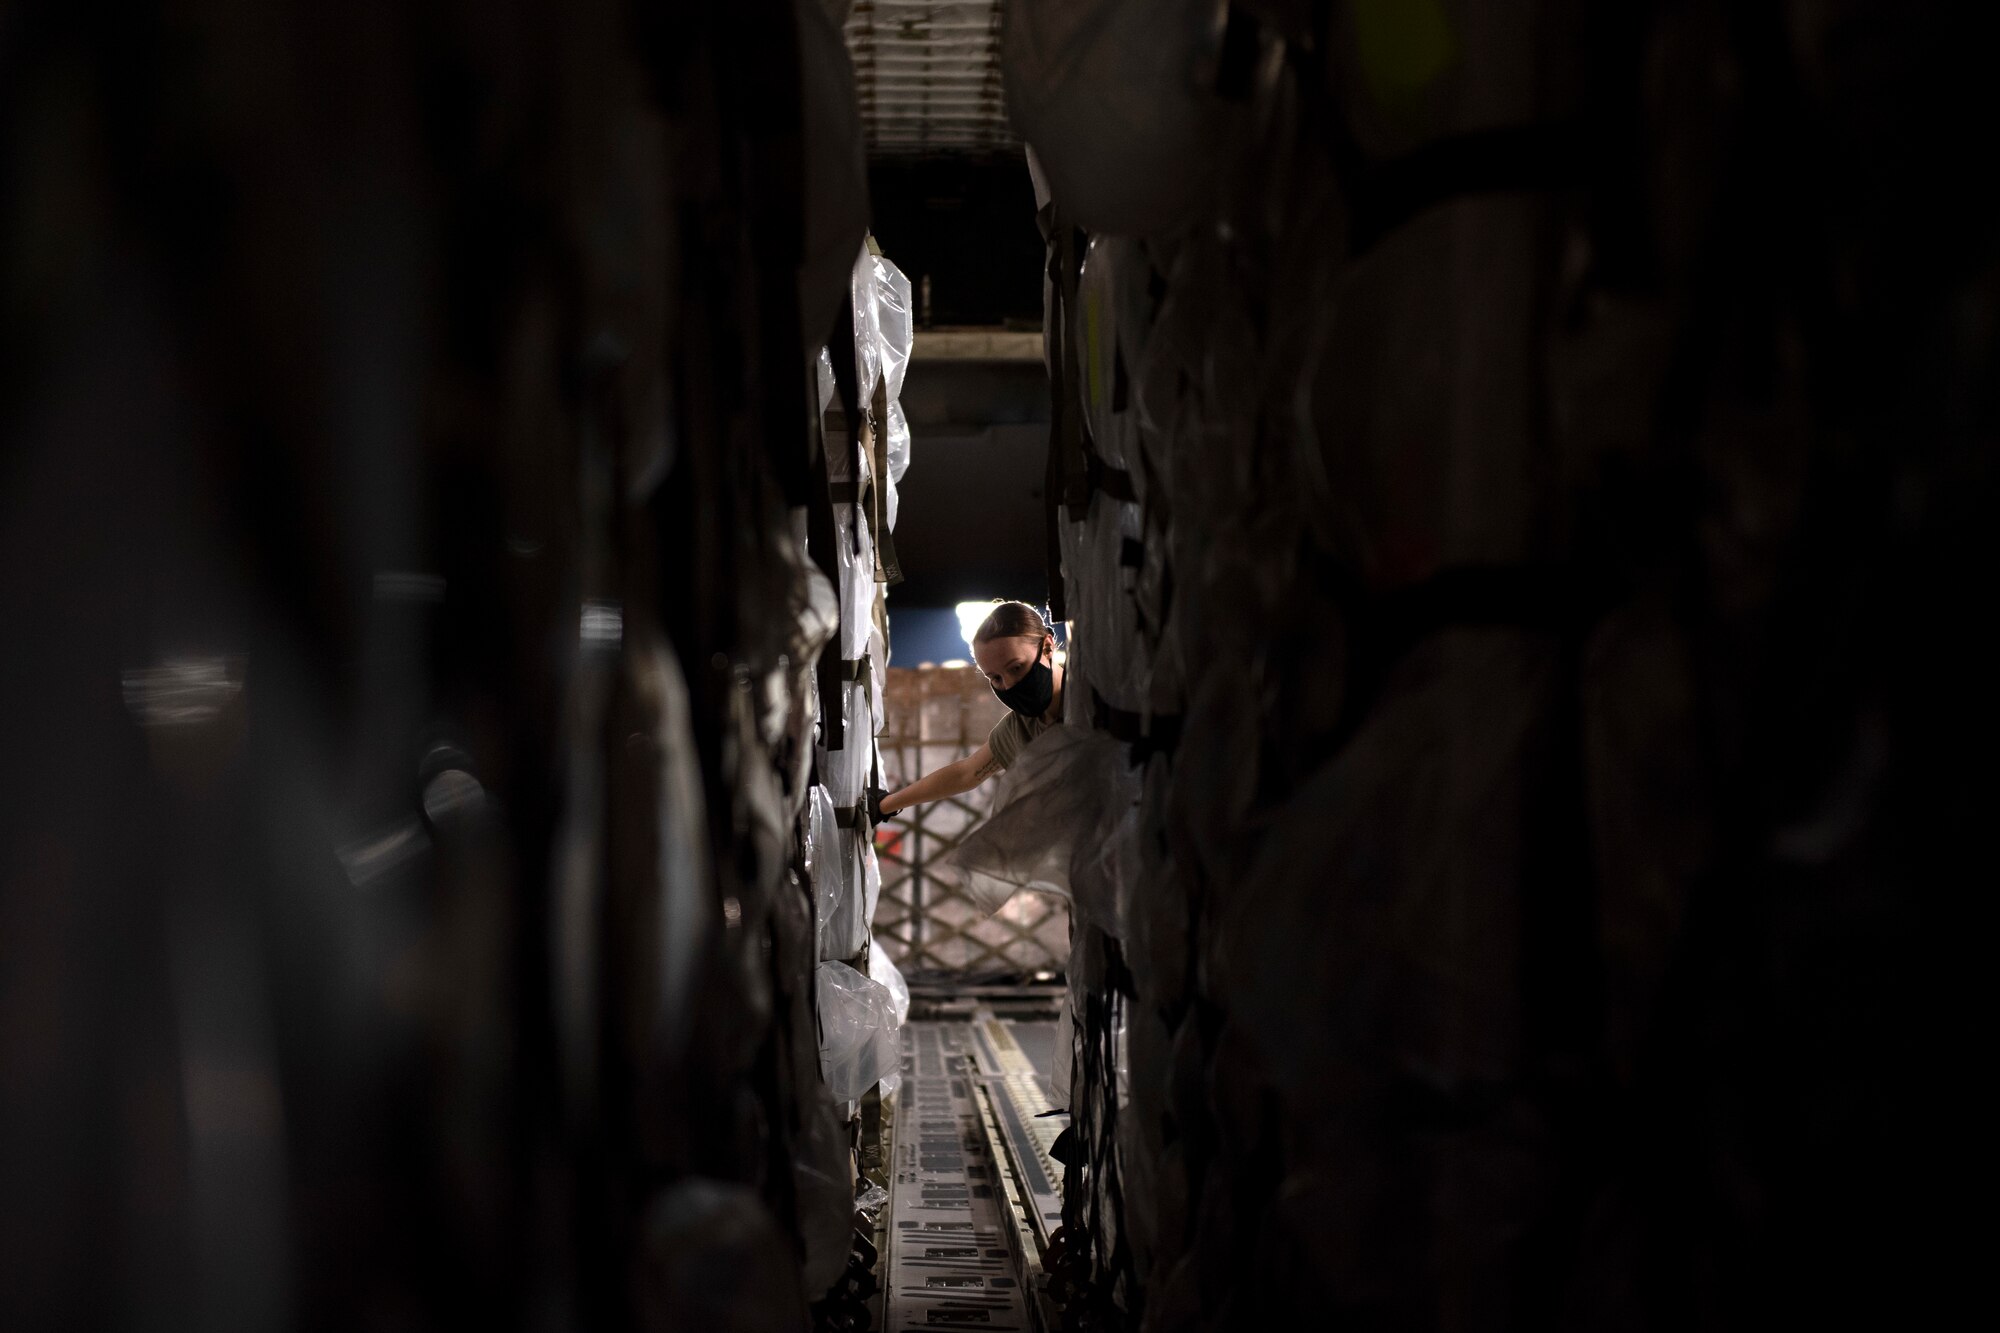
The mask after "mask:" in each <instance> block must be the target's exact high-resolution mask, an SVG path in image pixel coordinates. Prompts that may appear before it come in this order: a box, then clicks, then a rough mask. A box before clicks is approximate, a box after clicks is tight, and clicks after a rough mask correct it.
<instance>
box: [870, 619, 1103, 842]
mask: <svg viewBox="0 0 2000 1333" xmlns="http://www.w3.org/2000/svg"><path fill="white" fill-rule="evenodd" d="M1055 652H1056V639H1055V635H1054V634H1053V633H1051V632H1050V630H1049V626H1048V623H1047V622H1046V621H1044V620H1043V619H1042V617H1041V613H1040V612H1038V611H1036V610H1035V608H1034V607H1032V606H1029V605H1028V604H1027V603H1026V602H999V603H996V604H995V605H994V607H993V610H992V612H991V613H990V614H988V615H987V617H986V619H985V620H983V621H981V622H980V625H979V629H978V631H977V632H976V633H974V634H973V636H972V659H973V661H974V662H975V663H976V664H977V665H978V667H979V671H980V674H982V675H984V676H985V677H986V683H987V684H989V685H991V686H992V687H993V693H994V696H995V697H996V698H998V699H999V700H1000V702H1001V703H1003V704H1006V705H1007V707H1008V709H1009V710H1010V711H1009V712H1008V714H1007V716H1006V717H1004V718H1002V719H1000V722H999V724H998V725H997V726H995V727H994V728H993V731H992V734H991V735H989V736H988V737H987V738H986V743H985V744H984V745H982V746H980V747H979V748H978V749H977V750H974V751H973V752H972V753H971V754H969V755H967V756H966V757H965V758H963V759H960V760H958V761H956V762H954V763H950V764H946V765H945V766H944V767H943V768H940V769H939V770H937V772H935V773H926V774H925V775H924V776H923V777H921V778H918V779H917V780H916V781H915V782H912V783H911V784H910V785H909V786H907V787H904V788H901V789H900V790H897V791H892V792H888V793H886V794H884V793H882V792H880V791H879V790H878V791H872V792H870V793H869V803H870V805H871V806H872V807H873V808H872V809H871V810H870V811H869V813H870V814H871V815H872V816H874V817H875V822H877V823H880V822H881V820H882V819H883V818H885V817H887V816H889V815H893V814H895V813H896V812H897V811H898V810H906V809H908V808H909V807H910V806H913V805H922V804H923V803H924V802H925V801H938V800H943V799H944V798H945V797H947V796H956V795H958V794H959V793H960V792H965V791H971V790H972V789H973V788H974V787H977V786H978V785H979V784H980V783H982V782H984V781H986V779H988V778H990V777H992V776H993V775H994V774H995V773H998V772H1000V771H1001V770H1002V769H1004V768H1006V767H1007V766H1008V765H1009V764H1011V763H1013V762H1014V757H1015V756H1016V755H1018V754H1020V753H1021V751H1022V750H1023V749H1024V748H1025V747H1026V746H1027V744H1028V742H1029V741H1032V740H1033V739H1035V737H1037V736H1039V735H1041V734H1042V733H1043V732H1045V731H1047V730H1048V729H1049V728H1050V727H1053V726H1054V725H1055V724H1056V723H1057V722H1058V721H1060V720H1061V718H1062V689H1063V669H1062V667H1061V666H1060V665H1059V664H1058V663H1057V662H1056V660H1055Z"/></svg>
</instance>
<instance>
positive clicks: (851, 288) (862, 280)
mask: <svg viewBox="0 0 2000 1333" xmlns="http://www.w3.org/2000/svg"><path fill="white" fill-rule="evenodd" d="M847 290H848V294H849V295H850V296H852V297H853V299H854V391H855V393H856V394H858V395H860V406H861V408H862V410H864V411H866V410H867V406H868V403H869V402H870V401H871V400H872V399H873V398H874V397H875V386H876V385H877V384H878V383H880V382H881V379H882V319H881V311H880V309H879V307H878V306H877V304H876V299H875V256H874V255H872V254H870V253H868V247H867V246H865V245H864V246H862V247H861V253H860V254H858V255H856V256H855V258H854V271H853V273H852V275H851V276H850V278H849V281H848V284H847Z"/></svg>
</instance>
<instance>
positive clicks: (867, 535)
mask: <svg viewBox="0 0 2000 1333" xmlns="http://www.w3.org/2000/svg"><path fill="white" fill-rule="evenodd" d="M849 290H850V295H851V297H852V299H853V303H854V338H855V344H854V348H853V356H854V358H855V366H856V379H857V388H858V390H859V392H860V395H861V404H862V407H863V410H864V411H868V412H870V413H871V414H872V413H873V411H874V410H875V407H876V406H877V403H876V402H875V398H876V393H877V389H878V386H879V389H880V391H881V393H882V395H883V396H885V397H886V398H887V400H888V402H889V412H888V422H887V425H888V437H887V439H886V440H885V441H884V444H885V445H886V448H887V452H888V458H887V462H888V466H887V467H886V468H880V469H878V468H877V466H876V460H875V458H874V457H873V456H872V451H870V450H866V449H857V448H855V447H854V444H855V441H854V439H853V438H852V437H842V438H835V439H832V440H829V441H828V454H827V471H828V478H829V481H830V482H832V483H833V484H835V485H836V486H840V487H841V489H842V490H843V491H848V492H851V494H850V495H849V497H848V498H844V499H841V500H838V501H836V503H835V507H834V540H835V542H836V544H837V546H838V549H837V551H836V552H835V557H836V560H835V563H836V565H837V567H838V574H839V587H838V589H837V591H836V597H837V600H838V605H839V610H840V633H839V636H838V641H837V644H832V645H829V647H828V651H835V650H837V651H838V652H839V655H840V658H841V660H842V661H843V662H845V663H849V664H853V665H851V666H850V667H849V669H848V671H847V672H846V673H844V674H845V675H846V676H847V677H848V679H846V680H845V683H844V684H843V685H842V686H841V688H840V691H839V707H840V709H841V713H842V719H843V721H844V723H845V733H844V734H845V744H844V745H843V746H842V747H841V748H840V749H837V750H836V749H828V748H827V747H826V746H825V745H823V744H820V745H816V746H815V750H814V755H815V761H816V764H817V768H818V773H819V783H818V784H817V785H816V786H815V787H814V788H813V790H812V793H811V797H810V809H809V811H808V819H807V825H808V836H809V838H810V840H811V849H812V853H813V855H812V860H811V864H810V866H809V873H810V875H811V878H812V881H813V897H814V903H815V907H816V914H817V917H818V939H817V946H818V954H819V957H820V959H821V960H823V965H824V967H825V968H826V969H827V970H824V971H822V972H821V974H820V996H821V1000H822V1012H821V1024H822V1032H823V1034H824V1036H825V1039H826V1040H825V1043H824V1044H823V1046H822V1057H823V1065H824V1067H825V1069H826V1074H827V1083H828V1087H829V1088H830V1089H832V1090H833V1092H834V1095H835V1096H836V1097H837V1098H839V1099H841V1100H844V1101H849V1102H852V1101H855V1100H857V1099H859V1098H860V1096H861V1095H862V1094H863V1093H865V1092H866V1091H867V1090H868V1088H869V1087H871V1086H873V1085H874V1084H875V1083H876V1082H877V1081H878V1080H880V1081H881V1082H882V1087H883V1091H884V1093H885V1094H888V1093H891V1092H893V1091H894V1089H895V1084H896V1081H897V1075H896V1065H897V1057H896V1054H895V1049H894V1048H895V1038H894V1032H895V1030H896V1028H898V1027H900V1025H901V1023H902V1021H903V1016H904V1015H905V1014H906V1013H907V1012H908V1008H909V989H908V987H907V986H906V985H904V984H903V982H902V978H901V976H900V975H899V974H897V973H896V970H895V968H894V966H893V964H891V963H889V960H888V959H887V958H886V957H885V956H883V954H882V953H881V951H880V950H878V949H872V948H870V938H869V923H870V922H871V921H872V920H873V919H874V915H875V906H876V903H877V901H878V900H879V898H880V897H881V893H882V869H881V865H880V863H879V861H878V859H877V855H876V851H875V846H874V838H873V830H871V829H870V828H869V827H868V825H867V823H866V820H865V818H864V817H861V816H860V813H859V807H860V806H861V805H862V804H863V802H864V800H865V794H866V791H867V788H868V785H869V782H870V779H871V778H872V776H873V775H874V773H875V772H876V771H877V770H878V767H879V761H878V752H877V748H876V743H875V737H876V735H877V734H879V733H880V731H881V730H882V727H883V725H884V722H885V718H884V714H883V707H882V690H883V674H882V673H883V671H884V669H885V667H886V666H887V659H888V647H889V646H888V642H887V638H886V635H885V633H884V629H883V626H884V617H883V615H882V596H883V589H882V585H881V584H879V583H878V582H877V581H876V554H875V532H874V529H873V522H872V520H871V517H870V515H871V514H873V513H878V512H881V513H883V514H884V517H885V518H886V519H887V521H888V523H889V525H890V526H892V527H893V525H894V521H895V509H896V494H895V484H894V478H896V477H899V476H900V475H901V474H902V471H903V469H905V468H907V467H908V466H909V452H910V449H909V431H908V426H907V423H906V422H904V421H903V418H902V413H901V408H900V407H899V406H898V405H897V404H896V402H895V398H896V396H897V395H898V394H899V393H900V392H901V391H902V386H903V380H904V377H905V375H906V373H907V371H908V366H909V358H910V350H911V346H912V336H913V328H912V320H911V310H910V284H909V281H908V279H906V278H905V277H904V276H903V274H902V273H901V271H900V270H898V269H897V268H896V266H895V265H894V264H892V263H890V262H889V261H887V260H886V259H883V258H881V257H880V256H878V255H874V254H872V253H870V252H869V251H868V250H867V249H865V248H864V249H863V251H862V252H861V254H860V255H859V256H857V258H856V260H855V263H854V266H853V270H852V273H851V278H850V288H849ZM835 355H847V351H846V349H831V350H822V352H821V354H820V358H819V369H818V390H819V401H820V409H821V411H822V412H825V411H826V410H828V409H829V408H830V407H831V406H832V405H833V402H834V398H835V385H834V379H833V360H832V358H833V356H835ZM882 424H883V423H877V428H878V429H879V428H881V427H882ZM851 426H852V428H853V429H854V430H855V431H857V432H859V431H860V430H861V429H862V428H863V423H859V422H857V423H851ZM857 469H858V470H857ZM878 471H879V472H887V473H888V475H887V476H881V475H877V473H878ZM843 483H845V485H843ZM876 487H880V488H881V493H880V494H879V495H877V496H876V498H877V499H878V500H879V501H881V505H880V506H879V507H878V506H877V505H874V504H869V503H864V502H863V501H864V500H865V498H866V497H867V496H869V495H870V494H871V492H873V491H874V488H876ZM864 954H866V955H867V956H868V959H869V961H868V966H869V968H870V970H871V972H874V973H877V974H878V977H879V978H880V979H878V980H874V981H871V980H870V979H869V978H866V977H861V976H860V974H859V973H857V972H855V971H854V970H853V969H852V968H850V967H846V966H845V964H846V962H848V961H850V960H858V959H860V958H861V957H862V956H863V955H864ZM836 968H837V969H838V970H834V969H836ZM884 969H886V971H885V970H884ZM884 981H887V982H889V983H890V984H888V985H884V984H883V983H884ZM857 982H859V983H863V984H859V985H857V984H856V983H857ZM870 987H873V989H872V990H871V989H870ZM878 992H879V995H878ZM880 996H891V997H893V998H894V1001H895V1002H894V1003H892V1004H891V1005H890V1007H889V1010H888V1011H887V1018H886V1020H885V1019H883V1017H882V1015H881V1014H879V1013H878V1012H877V1010H876V1008H875V1007H874V1006H875V1004H876V1001H877V999H878V998H879V997H880ZM867 1033H875V1034H877V1035H876V1036H865V1035H864V1034H867ZM877 1042H880V1043H886V1044H885V1045H883V1046H882V1048H881V1049H880V1050H877V1049H876V1046H875V1045H873V1044H871V1043H877ZM885 1076H886V1077H885Z"/></svg>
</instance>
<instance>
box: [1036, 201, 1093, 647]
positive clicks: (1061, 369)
mask: <svg viewBox="0 0 2000 1333" xmlns="http://www.w3.org/2000/svg"><path fill="white" fill-rule="evenodd" d="M1044 239H1045V240H1046V241H1047V242H1048V278H1049V293H1050V295H1049V301H1050V305H1049V312H1048V330H1047V334H1046V338H1047V341H1046V344H1045V345H1046V347H1047V352H1048V362H1049V459H1048V468H1047V471H1046V472H1045V473H1044V474H1043V477H1042V502H1043V505H1044V507H1045V509H1046V517H1047V520H1048V526H1047V534H1048V562H1049V617H1050V619H1052V620H1067V619H1068V618H1069V610H1068V599H1067V598H1066V596H1065V595H1064V588H1063V568H1062V511H1063V506H1064V505H1065V503H1070V504H1074V503H1075V501H1074V500H1073V499H1072V497H1071V494H1070V491H1071V489H1072V483H1073V480H1074V479H1073V477H1072V475H1071V474H1072V471H1073V470H1074V469H1073V468H1072V464H1071V461H1070V460H1071V458H1072V456H1073V454H1075V452H1076V449H1077V444H1078V443H1079V442H1080V437H1079V434H1078V432H1079V424H1080V421H1081V418H1082V404H1081V403H1079V402H1078V401H1077V398H1076V394H1075V392H1074V390H1075V385H1076V380H1075V376H1074V375H1073V374H1072V373H1071V366H1072V362H1073V360H1074V355H1073V354H1074V349H1073V348H1072V347H1071V345H1070V344H1071V341H1072V339H1071V338H1070V330H1069V320H1070V312H1071V310H1072V302H1071V299H1070V298H1071V294H1072V293H1073V292H1075V290H1076V228H1075V227H1073V226H1071V225H1070V224H1069V223H1068V222H1067V221H1066V220H1065V219H1064V218H1063V215H1062V212H1061V210H1059V209H1057V208H1056V207H1055V206H1054V204H1053V203H1051V205H1050V207H1049V217H1048V223H1047V229H1046V231H1045V232H1044ZM1082 498H1084V499H1086V500H1087V499H1088V498H1089V497H1088V496H1087V495H1086V496H1084V497H1082ZM1075 516H1076V515H1075V514H1074V513H1072V515H1071V517H1072V518H1074V517H1075Z"/></svg>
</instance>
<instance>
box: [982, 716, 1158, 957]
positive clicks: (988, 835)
mask: <svg viewBox="0 0 2000 1333" xmlns="http://www.w3.org/2000/svg"><path fill="white" fill-rule="evenodd" d="M1138 799H1139V776H1138V774H1137V773H1136V772H1135V771H1134V770H1133V768H1132V766H1131V763H1130V761H1129V759H1128V757H1127V752H1126V747H1125V746H1124V745H1123V744H1122V743H1121V742H1119V741H1118V740H1116V739H1115V738H1113V737H1111V736H1108V735H1105V734H1104V733H1102V732H1094V731H1087V730H1084V729H1083V728H1080V727H1074V726H1070V725H1067V724H1064V725H1061V726H1057V727H1053V728H1051V729H1050V730H1048V731H1045V732H1043V733H1042V734H1041V735H1040V736H1038V737H1036V738H1035V739H1034V740H1033V741H1031V742H1030V743H1029V744H1028V746H1027V747H1026V748H1025V749H1023V750H1022V751H1021V753H1020V755H1019V756H1018V757H1017V758H1016V759H1015V760H1014V763H1013V766H1012V767H1010V768H1009V769H1008V770H1007V772H1006V773H1005V774H1004V775H1003V776H1002V777H1001V779H1000V784H999V788H998V790H997V791H995V793H994V797H993V811H992V813H991V814H989V815H988V816H987V819H986V822H985V823H984V824H982V825H980V826H979V827H978V828H976V829H974V830H973V831H972V832H971V833H970V834H968V835H967V836H966V838H965V840H964V841H963V842H961V843H960V844H959V846H958V848H957V849H956V850H955V851H954V852H953V853H952V854H951V857H950V861H951V863H952V864H954V865H956V866H957V867H958V868H959V869H961V870H962V871H964V872H965V887H964V893H965V896H966V898H967V899H968V900H970V901H971V902H972V903H973V904H974V905H975V906H977V907H978V908H979V909H980V910H981V911H983V912H986V913H989V914H990V913H993V912H997V911H998V910H1000V907H1001V905H1002V904H1004V903H1005V902H1006V901H1007V900H1008V899H1009V898H1011V897H1013V896H1014V894H1016V893H1017V892H1019V891H1020V890H1022V889H1032V890H1034V891H1036V892H1040V893H1052V894H1055V895H1057V896H1059V897H1063V898H1067V899H1069V900H1070V901H1071V903H1072V905H1073V906H1074V909H1075V911H1076V913H1077V914H1078V915H1079V916H1080V917H1082V918H1084V919H1086V920H1088V921H1091V922H1092V923H1093V924H1095V925H1097V926H1098V927H1099V928H1100V929H1102V930H1104V931H1106V932H1107V933H1109V934H1113V935H1118V934H1122V922H1123V917H1124V910H1123V904H1122V903H1121V902H1120V894H1121V889H1120V887H1119V886H1120V883H1121V877H1120V876H1119V874H1118V870H1117V866H1118V860H1119V859H1120V858H1122V856H1123V855H1124V854H1125V851H1124V849H1125V848H1126V846H1127V845H1128V843H1129V842H1130V839H1131V837H1132V836H1133V835H1134V833H1135V831H1136V828H1137V824H1136V821H1135V820H1133V819H1132V818H1130V816H1131V813H1132V811H1133V809H1134V807H1135V806H1136V804H1137V802H1138Z"/></svg>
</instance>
